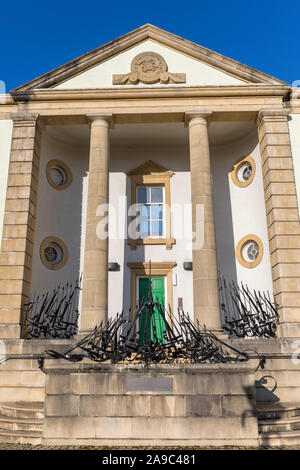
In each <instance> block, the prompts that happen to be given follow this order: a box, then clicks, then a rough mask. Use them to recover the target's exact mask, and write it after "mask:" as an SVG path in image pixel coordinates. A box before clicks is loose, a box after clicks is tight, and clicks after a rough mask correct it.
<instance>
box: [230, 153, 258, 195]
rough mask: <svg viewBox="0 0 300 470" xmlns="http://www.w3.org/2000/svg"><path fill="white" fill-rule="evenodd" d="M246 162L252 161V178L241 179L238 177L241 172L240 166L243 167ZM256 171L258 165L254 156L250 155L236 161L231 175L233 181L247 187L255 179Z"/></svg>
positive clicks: (241, 186) (240, 186) (237, 184)
mask: <svg viewBox="0 0 300 470" xmlns="http://www.w3.org/2000/svg"><path fill="white" fill-rule="evenodd" d="M245 163H250V165H251V167H252V173H251V176H250V178H249V179H248V180H247V181H240V180H239V178H238V172H239V170H240V168H241V167H242V166H243V165H244V164H245ZM255 172H256V165H255V161H254V159H253V158H252V157H250V156H246V157H242V158H240V159H239V160H237V161H236V162H235V164H234V165H233V167H232V170H231V172H230V176H231V180H232V182H233V183H234V184H235V185H236V186H239V188H246V187H247V186H249V184H251V183H252V181H253V180H254V177H255Z"/></svg>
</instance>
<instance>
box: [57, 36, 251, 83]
mask: <svg viewBox="0 0 300 470" xmlns="http://www.w3.org/2000/svg"><path fill="white" fill-rule="evenodd" d="M146 51H152V52H157V53H158V54H160V55H162V56H163V58H164V59H165V61H166V62H167V65H168V71H169V72H171V73H185V74H186V84H184V86H200V85H243V84H245V82H244V81H242V80H239V79H237V78H235V77H232V76H231V75H229V74H226V73H224V72H221V71H220V70H217V69H215V68H214V67H211V66H209V65H206V64H204V63H203V62H200V61H198V60H196V59H192V58H190V57H188V56H186V55H184V54H181V53H179V52H176V51H175V50H173V49H169V48H168V47H165V46H162V45H160V44H158V43H156V42H154V41H151V40H147V41H144V42H142V43H141V44H139V45H137V46H135V47H133V48H131V49H128V50H127V51H125V52H121V53H120V54H118V55H116V56H115V57H113V58H112V59H109V60H106V61H105V62H103V63H101V64H99V65H96V66H95V67H92V68H91V69H89V70H87V71H85V72H82V73H81V74H79V75H77V76H75V77H73V78H71V79H70V80H66V81H65V82H64V83H60V84H59V85H57V86H56V87H53V88H56V89H76V88H116V85H112V76H113V74H126V73H129V72H130V64H131V61H132V59H134V57H135V56H136V55H137V54H140V53H141V52H146ZM168 86H173V87H174V86H175V87H176V86H177V87H178V86H181V87H182V86H183V85H182V84H177V85H174V84H173V85H162V84H160V83H156V84H153V85H145V84H143V83H139V84H137V85H125V88H136V87H138V88H147V87H148V88H149V87H150V88H157V87H164V88H165V87H168ZM118 87H120V85H118ZM123 88H124V86H123Z"/></svg>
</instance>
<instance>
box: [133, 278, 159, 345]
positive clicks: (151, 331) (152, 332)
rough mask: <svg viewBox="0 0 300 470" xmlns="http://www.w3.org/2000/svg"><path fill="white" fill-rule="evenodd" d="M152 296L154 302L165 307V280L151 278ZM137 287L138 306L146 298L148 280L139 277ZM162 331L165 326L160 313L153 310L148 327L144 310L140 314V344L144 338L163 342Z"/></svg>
mask: <svg viewBox="0 0 300 470" xmlns="http://www.w3.org/2000/svg"><path fill="white" fill-rule="evenodd" d="M151 283H152V295H153V299H154V301H155V302H156V301H158V302H159V303H160V304H161V305H162V307H163V308H164V305H165V278H164V277H152V278H151ZM138 286H139V299H138V300H139V304H141V303H142V301H143V299H144V300H146V299H147V298H148V291H149V278H147V277H140V278H139V279H138ZM164 331H165V325H164V321H163V320H162V318H161V315H160V313H159V312H158V310H157V308H155V309H154V314H153V317H152V322H151V325H150V322H149V318H147V313H146V308H144V311H143V312H142V314H141V317H140V342H141V343H142V342H143V340H144V338H147V339H150V338H151V340H152V341H155V338H157V339H158V341H163V342H165V339H164Z"/></svg>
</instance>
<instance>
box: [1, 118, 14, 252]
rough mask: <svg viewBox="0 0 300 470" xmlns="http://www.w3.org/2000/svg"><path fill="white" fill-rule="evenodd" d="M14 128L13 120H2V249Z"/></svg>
mask: <svg viewBox="0 0 300 470" xmlns="http://www.w3.org/2000/svg"><path fill="white" fill-rule="evenodd" d="M12 128H13V122H12V120H11V119H3V120H0V249H1V240H2V229H3V218H4V210H5V199H6V187H7V177H8V168H9V157H10V147H11V137H12Z"/></svg>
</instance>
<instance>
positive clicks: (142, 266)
mask: <svg viewBox="0 0 300 470" xmlns="http://www.w3.org/2000/svg"><path fill="white" fill-rule="evenodd" d="M127 266H128V267H129V268H130V270H131V312H135V309H136V299H137V297H136V294H137V291H136V281H137V277H140V276H149V273H150V263H149V262H142V263H127ZM175 266H176V262H168V261H163V262H160V263H153V262H151V276H163V277H166V279H167V282H166V291H167V292H166V293H167V300H168V305H166V306H165V307H166V309H167V310H168V307H169V305H170V307H171V312H172V314H173V286H172V269H173V268H174V267H175Z"/></svg>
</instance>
